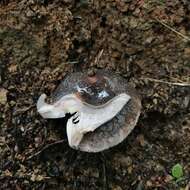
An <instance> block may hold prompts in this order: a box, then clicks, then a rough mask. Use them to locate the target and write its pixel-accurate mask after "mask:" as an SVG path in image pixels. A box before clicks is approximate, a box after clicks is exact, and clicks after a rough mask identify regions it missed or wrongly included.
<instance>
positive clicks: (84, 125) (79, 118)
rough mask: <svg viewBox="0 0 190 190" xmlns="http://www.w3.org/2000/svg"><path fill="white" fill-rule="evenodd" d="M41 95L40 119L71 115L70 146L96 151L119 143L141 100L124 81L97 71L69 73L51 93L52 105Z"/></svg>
mask: <svg viewBox="0 0 190 190" xmlns="http://www.w3.org/2000/svg"><path fill="white" fill-rule="evenodd" d="M45 99H46V95H45V94H42V95H41V96H40V98H39V100H38V102H37V110H38V112H39V113H40V115H41V116H42V117H43V118H54V119H55V118H62V117H65V114H66V113H70V114H72V115H71V117H70V118H69V119H68V121H67V126H66V131H67V137H68V142H69V145H70V147H72V148H74V149H77V150H81V151H85V152H100V151H103V150H105V149H108V148H110V147H113V146H115V145H117V144H119V143H120V142H122V141H123V140H124V139H125V138H126V137H127V136H128V135H129V133H130V132H131V131H132V130H133V128H134V127H135V125H136V123H137V121H138V118H139V115H140V110H141V101H140V98H139V96H138V94H137V92H136V91H135V89H134V88H132V87H131V86H130V85H129V84H128V83H127V80H126V79H124V78H122V77H121V76H119V75H117V74H114V73H111V72H106V71H104V70H102V71H97V72H96V73H95V74H94V75H88V74H85V73H83V72H77V73H71V74H68V75H67V76H66V78H65V79H64V80H63V82H62V83H61V84H60V85H59V86H58V88H57V90H56V91H55V92H54V93H53V96H52V100H53V103H52V104H48V103H46V102H45Z"/></svg>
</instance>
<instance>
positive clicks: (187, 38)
mask: <svg viewBox="0 0 190 190" xmlns="http://www.w3.org/2000/svg"><path fill="white" fill-rule="evenodd" d="M155 20H156V21H157V22H159V23H160V24H162V25H163V26H165V27H166V28H168V29H169V30H171V31H172V32H174V33H176V34H177V35H179V36H181V37H182V38H184V39H185V40H187V41H190V37H188V36H185V35H184V34H182V33H181V32H178V31H177V30H175V29H174V28H172V27H171V26H169V25H167V24H166V23H164V22H162V21H161V20H158V19H155Z"/></svg>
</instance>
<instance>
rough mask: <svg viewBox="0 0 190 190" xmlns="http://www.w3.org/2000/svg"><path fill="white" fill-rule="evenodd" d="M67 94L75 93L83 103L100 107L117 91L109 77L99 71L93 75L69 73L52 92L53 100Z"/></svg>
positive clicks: (116, 93)
mask: <svg viewBox="0 0 190 190" xmlns="http://www.w3.org/2000/svg"><path fill="white" fill-rule="evenodd" d="M67 94H75V95H76V96H77V98H79V99H80V100H81V101H82V102H83V103H84V104H87V105H91V106H93V107H102V106H105V104H107V103H109V102H110V101H111V100H112V99H113V98H114V97H115V96H116V95H118V91H117V90H116V87H115V84H114V83H112V81H111V80H110V78H109V77H108V76H107V75H105V73H104V74H103V72H102V71H99V72H97V73H96V74H95V75H94V76H88V75H87V74H84V73H72V74H69V75H68V76H67V77H66V78H65V79H64V81H63V82H62V83H61V84H60V85H59V87H58V89H57V90H56V91H55V93H54V94H53V100H54V101H57V100H58V99H59V98H61V97H63V96H65V95H67Z"/></svg>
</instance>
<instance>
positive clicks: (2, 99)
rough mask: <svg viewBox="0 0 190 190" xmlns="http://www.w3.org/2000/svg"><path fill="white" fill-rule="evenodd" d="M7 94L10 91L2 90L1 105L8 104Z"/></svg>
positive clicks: (0, 92) (0, 95)
mask: <svg viewBox="0 0 190 190" xmlns="http://www.w3.org/2000/svg"><path fill="white" fill-rule="evenodd" d="M7 93H8V91H7V90H6V89H4V88H0V104H3V105H4V104H6V103H7Z"/></svg>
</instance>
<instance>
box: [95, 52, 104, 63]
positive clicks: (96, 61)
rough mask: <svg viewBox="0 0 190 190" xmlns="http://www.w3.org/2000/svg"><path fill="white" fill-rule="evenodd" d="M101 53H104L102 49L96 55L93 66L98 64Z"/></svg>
mask: <svg viewBox="0 0 190 190" xmlns="http://www.w3.org/2000/svg"><path fill="white" fill-rule="evenodd" d="M103 52H104V50H103V49H102V50H101V51H100V52H99V53H98V55H97V56H96V57H95V61H94V64H95V65H96V64H97V63H98V62H99V60H100V58H101V57H102V54H103Z"/></svg>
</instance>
